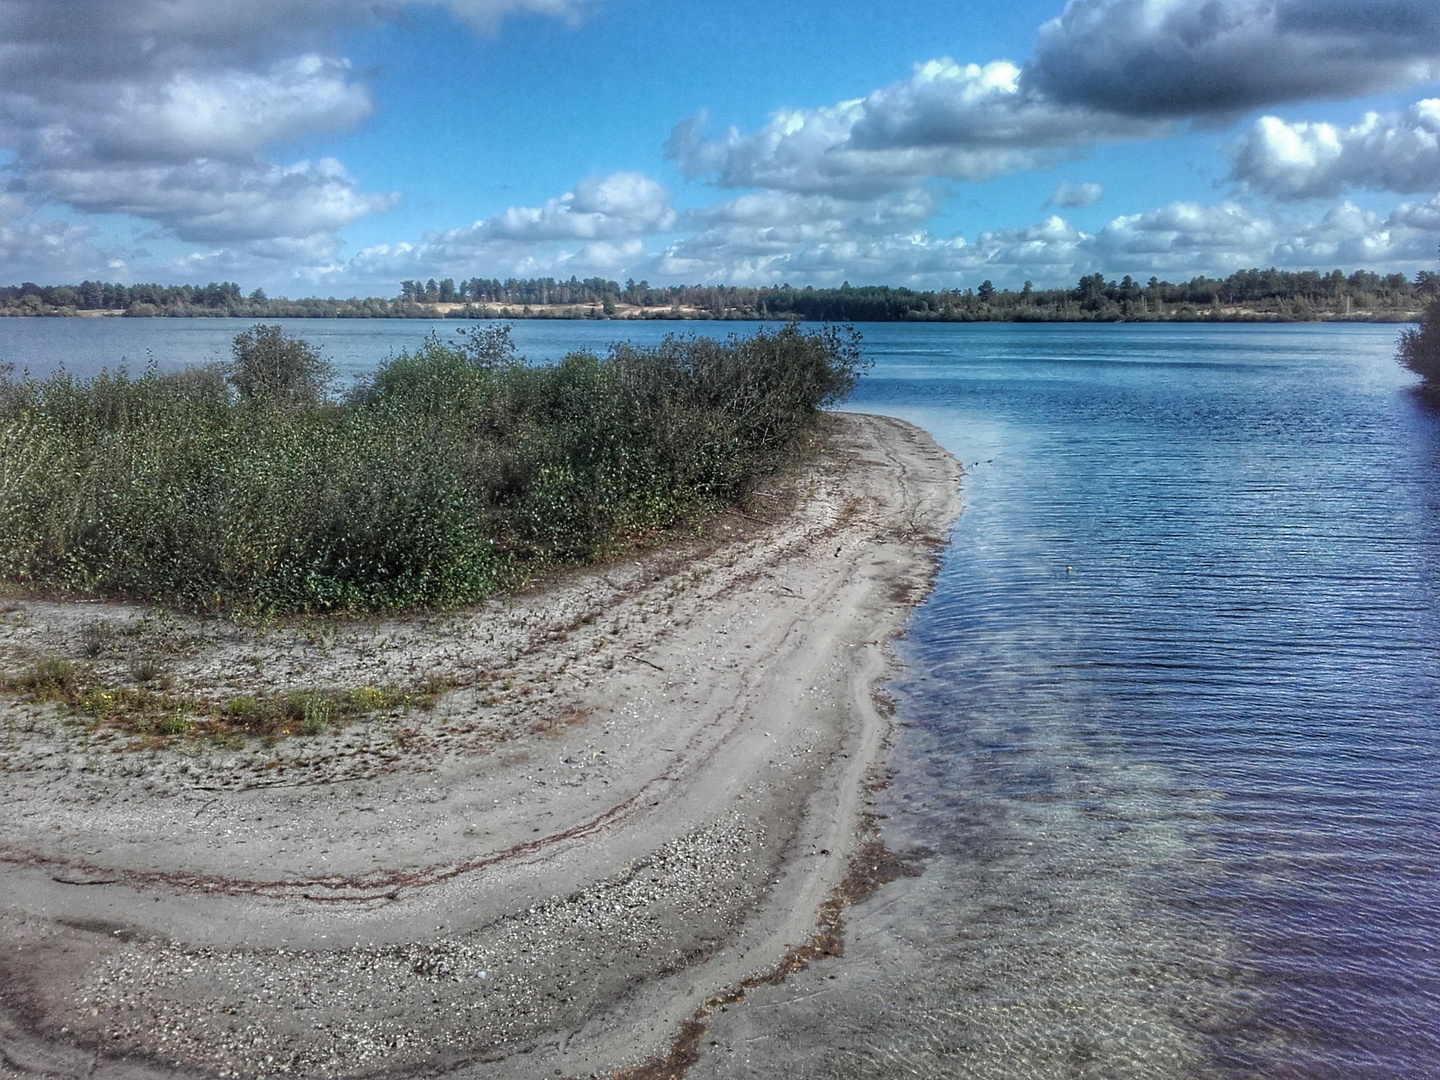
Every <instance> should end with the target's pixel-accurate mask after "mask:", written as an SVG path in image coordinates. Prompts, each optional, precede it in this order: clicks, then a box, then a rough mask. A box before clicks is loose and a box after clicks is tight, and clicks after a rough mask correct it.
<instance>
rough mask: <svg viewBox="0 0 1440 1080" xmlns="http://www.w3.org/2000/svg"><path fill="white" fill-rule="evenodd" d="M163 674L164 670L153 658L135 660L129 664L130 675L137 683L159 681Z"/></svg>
mask: <svg viewBox="0 0 1440 1080" xmlns="http://www.w3.org/2000/svg"><path fill="white" fill-rule="evenodd" d="M164 675H165V672H164V670H163V669H162V668H161V667H160V665H159V664H157V663H156V662H155V661H154V660H149V659H142V660H137V661H135V663H133V664H131V665H130V677H131V678H132V679H134V680H135V681H136V682H138V683H153V682H159V681H160V680H161V679H162V678H163V677H164Z"/></svg>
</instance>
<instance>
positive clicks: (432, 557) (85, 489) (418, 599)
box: [0, 326, 864, 613]
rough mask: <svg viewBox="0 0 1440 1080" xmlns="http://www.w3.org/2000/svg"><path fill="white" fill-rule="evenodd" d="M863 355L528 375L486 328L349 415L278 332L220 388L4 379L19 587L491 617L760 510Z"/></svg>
mask: <svg viewBox="0 0 1440 1080" xmlns="http://www.w3.org/2000/svg"><path fill="white" fill-rule="evenodd" d="M857 342H858V338H857V337H856V336H855V335H854V334H853V333H850V332H845V333H842V332H840V331H836V330H822V331H819V332H802V331H800V330H799V329H797V328H795V327H793V326H789V327H786V328H784V329H782V330H779V331H776V332H766V331H761V332H760V333H758V334H756V335H755V336H753V337H748V338H734V337H732V338H731V339H729V340H727V341H723V342H717V341H709V340H703V339H692V338H675V337H672V338H667V339H666V340H665V341H664V342H663V343H662V344H661V345H659V346H656V347H653V348H638V347H634V346H628V345H622V346H615V347H614V348H612V349H611V350H610V352H609V353H608V355H606V356H605V357H599V356H595V355H592V354H589V353H575V354H572V355H570V356H567V357H565V358H564V359H563V360H561V361H560V362H558V363H556V364H552V365H547V366H528V365H526V364H525V363H524V362H523V361H522V360H521V359H520V358H518V357H517V356H516V355H515V351H514V349H513V347H512V345H511V343H510V340H509V337H508V332H507V330H506V329H505V328H498V329H488V328H479V329H476V330H473V331H471V332H470V333H469V334H468V335H467V336H465V337H464V338H463V339H462V340H461V341H460V342H459V343H458V344H446V343H443V342H441V341H439V340H438V339H436V338H434V337H431V338H430V339H427V340H426V342H425V343H424V344H423V345H421V346H420V347H419V348H418V349H416V350H415V351H414V352H410V353H404V354H401V355H400V356H398V357H395V358H394V359H392V360H390V361H389V362H388V363H386V364H385V365H384V366H383V367H382V368H381V369H380V370H379V371H378V372H377V373H376V374H375V376H374V377H373V378H372V379H371V380H370V381H369V382H368V383H366V384H364V385H362V386H360V387H358V388H357V389H355V390H354V391H352V392H350V393H349V394H347V395H345V396H343V397H341V398H335V397H333V396H327V395H326V394H325V393H324V392H323V391H324V389H325V387H324V385H323V379H324V377H325V366H324V364H323V363H322V362H319V361H318V358H316V357H315V355H314V354H313V352H310V351H308V347H307V346H305V345H304V343H303V342H299V343H297V342H296V340H295V339H293V338H288V337H286V336H285V335H283V334H281V333H280V332H279V330H278V329H276V328H266V327H256V328H255V329H254V330H251V331H248V332H247V334H242V335H240V337H239V338H237V339H236V361H235V363H234V364H232V365H228V367H224V368H222V367H218V366H217V367H207V368H197V369H191V370H188V371H184V372H180V373H177V374H167V375H162V374H158V373H157V372H155V371H153V370H151V371H147V372H145V373H144V374H143V375H140V376H138V377H132V376H129V375H127V374H126V373H124V372H118V373H113V374H109V373H107V374H102V375H100V376H98V377H96V378H94V379H90V380H80V379H77V378H75V377H74V376H72V375H69V374H66V373H63V372H61V373H57V374H54V375H51V376H49V377H48V378H46V379H43V380H36V379H32V378H29V377H25V378H21V379H11V378H0V578H3V579H6V580H9V581H11V582H19V583H22V584H25V585H30V586H33V587H37V588H43V589H54V590H61V591H65V592H80V593H85V594H92V595H101V596H112V597H129V598H138V599H146V600H152V601H158V602H165V603H169V604H174V605H178V606H183V607H188V608H193V609H202V610H204V609H211V610H214V609H229V610H236V609H239V610H250V611H263V612H273V613H286V612H299V611H335V610H345V611H369V610H387V609H397V608H407V607H417V606H426V607H452V606H456V605H461V604H465V603H469V602H473V601H475V600H477V599H480V598H482V597H484V596H486V595H488V594H490V593H492V592H493V591H495V590H496V589H498V588H501V587H503V586H505V585H506V584H507V583H511V582H513V581H515V580H517V579H518V578H520V577H521V576H523V575H525V574H526V573H529V572H530V571H532V570H533V569H534V568H535V567H537V566H541V565H547V564H553V563H559V562H573V561H583V560H586V559H591V558H595V557H597V556H602V555H604V554H605V553H607V552H609V551H612V550H614V549H615V548H616V547H617V546H619V545H622V544H624V543H626V542H627V541H629V540H631V539H633V538H635V537H636V536H637V535H643V534H648V533H652V532H654V531H656V530H660V529H664V528H666V527H667V526H670V525H673V524H675V523H676V522H678V521H680V520H682V519H685V518H687V517H689V516H691V515H694V514H697V513H702V512H704V511H706V510H708V509H712V508H715V507H718V506H721V505H724V504H725V503H727V502H729V501H731V500H733V499H735V498H737V497H738V496H740V495H741V494H742V493H743V491H744V490H745V488H746V487H747V485H749V484H752V483H754V482H755V481H756V480H757V479H758V478H759V477H761V476H763V475H764V474H765V473H766V472H768V471H770V470H772V469H773V468H774V467H775V464H776V462H777V461H778V460H779V459H780V458H781V456H782V455H783V454H784V453H785V451H786V450H787V448H788V447H790V446H791V445H792V444H793V443H794V441H795V439H796V437H797V436H798V435H799V434H800V433H801V432H802V431H803V430H804V429H805V428H806V427H807V426H808V425H810V424H812V423H813V422H814V420H815V418H816V416H817V415H818V413H819V410H820V409H821V408H822V407H823V406H825V405H827V404H831V403H834V402H837V401H839V400H840V399H842V398H843V397H844V396H845V395H846V394H847V393H848V392H849V391H850V389H851V388H852V387H853V385H854V383H855V380H856V378H857V377H858V375H859V374H860V372H861V370H862V369H863V366H864V363H863V361H862V359H861V356H860V353H859V350H858V344H857ZM267 350H268V351H267ZM286 350H290V351H289V352H288V353H287V352H286Z"/></svg>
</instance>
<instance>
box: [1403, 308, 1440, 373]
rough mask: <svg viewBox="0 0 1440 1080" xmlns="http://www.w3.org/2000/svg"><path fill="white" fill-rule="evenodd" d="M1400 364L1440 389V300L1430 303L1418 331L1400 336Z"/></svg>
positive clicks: (1421, 317)
mask: <svg viewBox="0 0 1440 1080" xmlns="http://www.w3.org/2000/svg"><path fill="white" fill-rule="evenodd" d="M1400 362H1401V363H1402V364H1404V365H1405V366H1406V367H1407V368H1409V369H1410V370H1411V371H1413V372H1415V373H1416V374H1417V375H1419V376H1421V377H1422V378H1423V379H1424V380H1425V382H1426V383H1427V384H1429V385H1431V386H1437V387H1440V298H1437V299H1435V300H1432V301H1430V305H1429V306H1428V307H1427V308H1426V309H1425V312H1424V314H1423V315H1421V316H1420V327H1419V329H1412V330H1405V331H1403V332H1402V333H1401V334H1400Z"/></svg>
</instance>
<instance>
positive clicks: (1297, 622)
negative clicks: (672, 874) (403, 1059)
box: [0, 319, 1440, 1080]
mask: <svg viewBox="0 0 1440 1080" xmlns="http://www.w3.org/2000/svg"><path fill="white" fill-rule="evenodd" d="M247 325H248V324H247V323H244V322H231V321H229V320H215V321H213V322H212V321H209V320H177V321H168V320H105V321H102V320H78V319H76V320H48V321H42V320H0V360H5V361H11V362H15V363H16V364H17V366H20V367H24V366H26V365H29V366H30V367H31V368H32V369H33V370H35V371H36V372H37V373H38V372H42V371H44V370H48V369H49V367H51V366H53V365H55V364H56V363H59V362H61V361H63V362H64V363H65V364H66V365H67V366H68V367H69V368H70V370H73V371H75V372H77V373H82V374H83V373H88V372H91V371H94V370H98V368H99V367H100V366H103V365H110V366H114V365H115V363H116V362H117V361H118V360H119V358H120V357H121V356H124V357H126V358H127V360H128V362H129V363H130V365H131V366H132V368H138V367H140V366H143V363H144V362H145V357H147V356H153V357H154V359H155V362H156V363H157V365H159V366H161V367H171V366H176V365H178V364H180V363H183V362H185V361H186V360H187V359H190V358H198V359H201V360H211V359H214V360H219V359H224V358H225V356H226V355H227V354H228V348H229V339H230V338H232V337H233V336H234V334H235V333H237V332H239V330H242V329H245V328H246V326H247ZM286 326H287V329H290V330H291V331H293V332H298V333H302V334H303V335H304V336H306V337H309V338H311V340H313V341H315V342H316V343H318V344H320V345H322V346H323V347H324V348H325V350H326V351H327V352H328V353H329V354H330V355H331V356H332V358H334V359H335V360H336V361H337V363H338V365H339V366H340V367H341V369H342V370H343V371H344V372H345V373H346V374H347V375H349V376H353V375H356V374H361V373H363V372H364V371H366V370H370V369H373V366H374V365H375V364H376V363H378V362H379V361H380V360H382V359H383V358H384V357H385V356H387V355H390V354H391V353H392V352H395V351H398V350H400V349H403V348H406V347H410V346H413V344H415V343H416V342H418V341H419V340H420V339H421V338H422V337H423V335H424V334H425V333H426V332H428V331H430V330H431V329H434V330H435V331H436V332H438V333H440V334H441V335H442V336H448V335H450V334H452V333H453V332H454V330H455V326H456V324H455V323H435V324H423V323H422V324H416V323H407V322H368V321H367V322H359V321H356V322H344V321H303V322H302V321H295V322H289V323H286ZM749 328H750V326H749V325H747V324H720V323H709V324H704V323H702V324H687V325H685V326H680V327H677V326H676V325H675V324H663V323H662V324H635V323H589V322H574V323H540V322H519V323H516V324H515V333H514V336H515V339H516V341H517V343H518V344H519V345H520V347H521V350H522V352H525V353H527V354H528V355H530V356H531V357H532V358H537V359H545V358H553V357H555V356H558V355H561V354H563V353H564V352H566V351H569V350H571V349H574V348H581V347H587V348H594V349H603V347H604V345H605V344H606V343H607V342H609V341H610V340H612V339H613V338H616V337H625V338H630V339H631V340H635V341H640V342H650V341H656V340H658V339H659V338H660V337H662V336H663V335H664V334H665V333H668V332H674V331H677V330H680V331H685V332H695V333H705V334H721V335H723V334H727V333H731V332H736V331H741V332H743V331H745V330H747V329H749ZM861 329H862V331H863V333H864V334H865V338H866V343H867V346H868V351H869V352H870V354H871V355H872V356H873V357H874V358H875V360H876V365H875V368H874V370H873V372H872V373H871V374H870V375H869V376H868V377H867V378H866V379H865V380H864V381H863V382H862V384H861V386H860V388H859V391H858V393H857V394H856V396H855V399H854V402H853V407H855V408H859V409H867V410H873V411H878V412H885V413H890V414H893V415H896V416H900V417H903V418H905V419H908V420H911V421H913V422H915V423H916V424H919V425H920V426H922V427H924V428H925V429H926V430H928V431H929V432H931V433H932V434H933V435H934V436H935V437H936V438H937V439H938V440H939V441H940V442H941V443H942V444H944V445H945V446H946V447H947V448H948V449H950V450H951V451H952V452H953V453H954V454H955V455H956V456H957V457H958V458H960V459H961V460H962V462H963V463H964V465H965V467H966V478H965V481H964V492H963V493H964V497H965V503H966V509H965V512H964V514H963V516H962V517H961V519H960V520H959V522H958V523H957V525H956V527H955V529H954V532H953V535H952V537H951V542H950V544H949V546H948V548H947V549H946V551H945V553H944V555H943V562H942V567H941V571H940V575H939V579H938V582H937V587H936V589H935V592H934V594H933V595H932V597H931V598H930V599H929V600H928V601H927V602H926V603H925V604H924V605H922V606H921V607H920V608H919V609H918V610H917V612H916V616H915V620H914V623H913V626H912V630H911V632H910V634H909V635H908V637H907V638H906V639H905V640H904V641H903V642H901V643H900V652H901V654H902V655H903V658H904V659H905V661H906V662H907V667H906V669H905V670H904V672H903V673H902V675H901V677H900V678H899V681H898V682H897V683H896V685H895V687H894V688H893V690H894V693H895V695H896V697H897V699H898V712H897V716H898V719H899V721H900V723H901V725H902V726H901V729H900V735H899V738H898V742H897V746H896V751H895V757H894V768H895V775H894V777H893V778H892V781H891V784H890V786H889V788H888V789H887V790H886V791H885V792H884V793H883V794H882V795H881V796H880V804H879V807H878V809H879V811H880V812H881V813H882V814H883V815H884V817H883V819H882V824H883V830H884V835H885V837H886V839H887V842H888V843H889V844H890V845H891V846H892V847H894V848H896V849H898V850H902V851H909V852H912V853H916V854H918V855H920V856H922V858H923V861H922V862H921V863H920V864H919V865H920V867H921V869H922V870H923V872H922V873H920V874H919V875H918V876H916V877H911V878H906V879H902V880H901V881H898V882H895V883H894V884H891V885H888V886H886V887H885V888H884V889H882V890H881V891H880V892H879V893H878V894H877V895H876V897H874V898H873V899H872V900H870V901H868V902H866V903H865V904H863V905H860V906H859V907H857V908H854V909H852V910H851V911H850V912H849V913H848V936H847V944H846V954H845V956H844V957H843V958H840V959H831V960H826V961H824V962H821V963H818V964H816V965H814V966H813V967H811V968H810V969H808V970H807V971H803V972H800V973H797V974H796V975H794V976H792V977H791V979H789V980H788V981H787V982H786V983H784V984H783V985H781V986H776V987H766V988H760V989H758V990H756V991H754V992H753V993H751V994H749V995H748V997H749V1005H748V1006H747V1007H745V1008H741V1009H735V1010H731V1011H730V1012H728V1013H727V1014H725V1015H724V1016H717V1017H714V1018H712V1022H711V1030H710V1034H709V1035H708V1036H707V1040H708V1039H714V1040H715V1041H716V1044H717V1046H719V1045H724V1046H729V1047H745V1048H747V1049H746V1050H745V1054H740V1053H733V1054H730V1055H728V1056H726V1057H725V1058H724V1059H723V1060H722V1059H721V1058H720V1057H719V1056H717V1055H716V1054H711V1055H709V1056H708V1057H707V1058H706V1059H705V1060H702V1062H701V1064H700V1065H699V1066H697V1068H696V1070H695V1071H694V1073H693V1074H692V1075H693V1076H695V1077H701V1076H706V1075H722V1074H723V1075H726V1076H742V1075H755V1076H757V1077H759V1076H768V1075H773V1072H774V1068H775V1063H776V1062H777V1061H781V1060H783V1061H784V1062H785V1063H786V1064H785V1071H786V1074H787V1076H788V1077H790V1078H791V1080H795V1078H798V1077H817V1078H819V1077H847V1076H867V1077H870V1076H873V1077H882V1076H883V1077H891V1076H898V1075H916V1076H935V1077H939V1076H946V1077H952V1076H953V1077H996V1078H1000V1077H1004V1078H1028V1077H1036V1078H1039V1077H1057V1076H1074V1077H1176V1078H1179V1077H1250V1076H1266V1077H1293V1078H1302V1077H1303V1078H1312V1077H1313V1078H1321V1077H1325V1078H1329V1077H1335V1078H1340V1077H1356V1076H1365V1077H1386V1078H1390V1077H1393V1078H1402V1077H1403V1078H1415V1080H1419V1078H1422V1077H1434V1076H1435V1075H1437V1073H1440V955H1437V943H1440V603H1437V601H1440V539H1437V538H1440V528H1437V524H1440V416H1437V414H1436V413H1435V412H1433V411H1431V409H1429V408H1428V407H1427V406H1426V405H1425V404H1424V403H1423V402H1421V401H1420V400H1419V399H1418V398H1417V397H1416V396H1415V395H1414V394H1413V393H1412V391H1411V384H1412V383H1413V379H1412V378H1411V377H1410V376H1408V375H1406V374H1405V373H1404V372H1402V371H1401V370H1400V369H1399V368H1398V367H1397V366H1396V364H1395V362H1394V359H1393V353H1394V345H1395V338H1396V335H1397V330H1396V328H1395V327H1391V326H1379V327H1376V326H1363V325H1354V326H1320V325H1288V326H1223V325H1222V326H1188V325H1175V324H1171V325H1099V326H1084V325H1003V324H1002V325H996V324H986V325H971V326H956V325H933V324H932V325H908V324H881V325H869V326H863V327H861ZM767 1046H768V1047H770V1048H771V1051H770V1052H769V1053H767V1052H766V1051H765V1047H767ZM747 1055H748V1056H747ZM717 1070H718V1071H717ZM747 1070H748V1071H747Z"/></svg>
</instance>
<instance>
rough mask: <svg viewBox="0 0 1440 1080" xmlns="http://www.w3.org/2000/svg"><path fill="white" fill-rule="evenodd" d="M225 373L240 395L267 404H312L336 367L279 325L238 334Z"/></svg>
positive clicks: (260, 327) (261, 326) (317, 399)
mask: <svg viewBox="0 0 1440 1080" xmlns="http://www.w3.org/2000/svg"><path fill="white" fill-rule="evenodd" d="M232 353H233V357H234V359H233V360H232V361H231V364H230V367H229V370H228V373H227V374H228V376H229V381H230V383H231V385H232V386H234V387H235V389H236V390H237V391H238V392H239V394H240V396H241V397H242V398H245V399H247V400H252V401H264V402H267V403H270V404H287V405H296V404H313V403H314V402H316V401H319V400H321V399H322V398H323V397H324V396H325V387H326V385H327V384H328V383H329V381H330V380H331V378H333V377H334V374H335V369H334V368H333V367H332V366H331V364H330V363H329V362H328V361H327V360H325V359H324V358H323V357H322V356H321V355H320V354H319V352H317V351H316V350H315V348H314V347H313V346H312V345H311V344H310V343H309V342H307V341H305V340H304V339H303V338H297V337H293V336H291V335H290V334H287V333H285V331H284V330H282V329H281V328H280V327H278V326H263V325H259V324H257V325H255V326H252V327H251V328H250V329H249V330H246V331H245V332H244V333H243V334H237V335H236V337H235V344H234V347H233V349H232Z"/></svg>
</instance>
